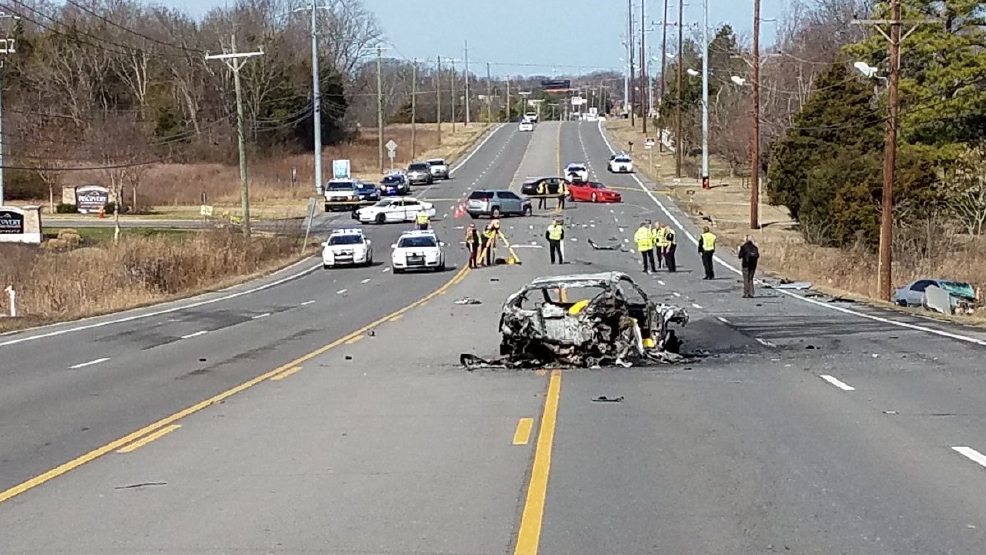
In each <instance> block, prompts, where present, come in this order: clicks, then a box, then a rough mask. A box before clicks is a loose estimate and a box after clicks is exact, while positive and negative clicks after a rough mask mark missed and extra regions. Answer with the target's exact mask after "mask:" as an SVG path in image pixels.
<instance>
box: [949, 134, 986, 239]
mask: <svg viewBox="0 0 986 555" xmlns="http://www.w3.org/2000/svg"><path fill="white" fill-rule="evenodd" d="M949 190H950V191H949V195H948V196H949V202H948V206H949V209H950V211H951V213H952V217H954V218H955V219H956V220H957V222H958V223H959V224H961V225H962V227H964V228H965V230H966V232H967V233H969V234H970V235H982V234H983V231H986V149H984V148H983V147H979V148H976V149H973V150H972V151H971V152H969V154H968V155H967V156H966V157H965V158H964V159H962V161H961V163H960V168H959V170H958V171H957V172H956V176H955V181H954V183H952V185H951V186H950V187H949Z"/></svg>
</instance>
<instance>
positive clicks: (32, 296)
mask: <svg viewBox="0 0 986 555" xmlns="http://www.w3.org/2000/svg"><path fill="white" fill-rule="evenodd" d="M56 237H57V238H55V239H53V240H49V241H47V242H46V245H47V246H46V247H45V248H41V249H39V248H37V247H31V246H26V245H8V244H4V245H0V260H3V261H4V263H3V264H0V283H3V284H5V285H7V284H9V285H12V286H13V287H14V289H15V290H16V291H17V311H18V318H16V319H15V318H0V332H4V331H10V330H14V329H22V328H25V327H30V326H36V325H41V324H46V323H52V322H59V321H65V320H74V319H78V318H85V317H88V316H96V315H99V314H106V313H110V312H115V311H119V310H125V309H129V308H134V307H139V306H144V305H148V304H152V303H156V302H161V301H166V300H170V299H176V298H180V297H184V296H189V295H193V294H196V293H201V292H205V291H209V290H214V289H220V288H223V287H228V286H230V285H233V284H235V283H239V282H243V281H246V280H248V279H251V278H253V277H257V276H259V275H262V274H265V273H269V272H271V271H273V270H276V269H278V268H281V267H283V266H284V265H286V264H288V263H290V262H292V261H294V260H298V259H299V258H300V256H299V250H300V246H301V244H300V241H299V240H298V239H296V238H288V237H254V238H253V239H252V240H250V241H247V240H246V239H244V238H243V236H242V235H240V234H239V233H236V232H233V231H208V232H201V231H171V230H127V233H126V234H124V235H123V236H121V240H120V242H119V243H118V244H114V243H113V241H112V237H113V230H112V229H111V228H107V229H92V228H89V229H80V230H78V231H77V232H76V231H75V230H68V229H62V230H59V231H58V232H57V234H56ZM309 252H311V251H309ZM6 303H7V298H6V295H4V296H3V298H2V299H0V313H2V314H8V313H9V307H8V306H7V305H6Z"/></svg>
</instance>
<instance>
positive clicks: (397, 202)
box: [383, 199, 404, 222]
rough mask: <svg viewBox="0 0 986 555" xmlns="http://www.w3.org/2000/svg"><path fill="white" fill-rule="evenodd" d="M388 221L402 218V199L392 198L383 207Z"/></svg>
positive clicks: (397, 220)
mask: <svg viewBox="0 0 986 555" xmlns="http://www.w3.org/2000/svg"><path fill="white" fill-rule="evenodd" d="M383 210H384V214H385V215H386V217H387V221H388V222H399V221H401V220H402V219H404V199H394V200H393V201H391V203H390V204H388V205H387V206H385V207H384V209H383Z"/></svg>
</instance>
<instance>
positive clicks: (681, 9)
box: [674, 0, 760, 179]
mask: <svg viewBox="0 0 986 555" xmlns="http://www.w3.org/2000/svg"><path fill="white" fill-rule="evenodd" d="M756 1H757V2H759V1H760V0H756ZM684 13H685V0H678V62H677V67H676V69H677V71H676V72H675V73H677V75H676V76H675V80H676V82H677V84H676V85H675V88H676V89H678V90H677V91H675V92H676V93H677V94H676V96H677V100H676V102H675V107H674V176H675V177H677V178H679V179H680V178H681V151H682V150H683V149H682V146H683V142H684V141H682V140H681V71H682V68H683V67H684V65H685V60H684V56H682V51H681V45H682V42H683V37H682V34H683V31H684V29H685V26H684V25H682V21H684Z"/></svg>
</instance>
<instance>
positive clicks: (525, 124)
mask: <svg viewBox="0 0 986 555" xmlns="http://www.w3.org/2000/svg"><path fill="white" fill-rule="evenodd" d="M517 131H534V122H533V121H530V120H528V119H527V118H524V119H522V120H520V123H519V124H517Z"/></svg>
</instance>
